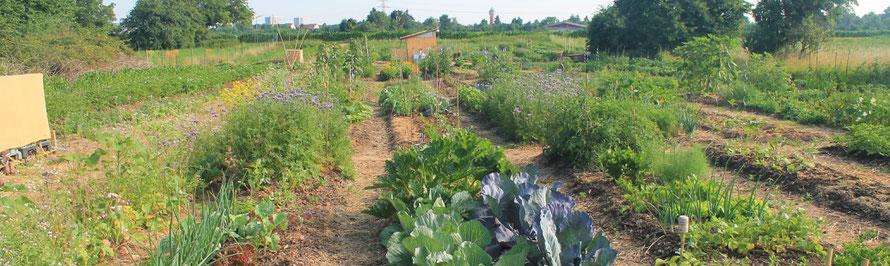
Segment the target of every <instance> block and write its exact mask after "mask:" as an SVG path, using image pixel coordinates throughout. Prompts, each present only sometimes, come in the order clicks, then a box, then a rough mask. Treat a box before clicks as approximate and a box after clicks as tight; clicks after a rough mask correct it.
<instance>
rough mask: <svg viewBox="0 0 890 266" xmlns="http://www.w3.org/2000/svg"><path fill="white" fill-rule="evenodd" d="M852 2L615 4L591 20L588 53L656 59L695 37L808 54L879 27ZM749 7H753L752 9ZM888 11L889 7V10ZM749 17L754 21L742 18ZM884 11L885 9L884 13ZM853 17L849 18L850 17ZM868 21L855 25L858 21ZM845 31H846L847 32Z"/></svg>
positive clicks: (656, 0)
mask: <svg viewBox="0 0 890 266" xmlns="http://www.w3.org/2000/svg"><path fill="white" fill-rule="evenodd" d="M855 3H856V2H855V0H805V1H798V0H760V1H758V2H757V4H756V5H755V6H752V5H751V4H749V3H748V2H746V1H745V0H722V1H710V0H680V1H675V0H615V1H614V2H613V3H612V4H611V5H609V6H608V7H605V8H603V9H602V10H600V12H599V13H597V14H596V15H595V16H594V17H593V18H592V19H591V21H590V25H589V27H588V49H589V51H590V52H593V53H609V54H624V55H630V56H646V57H656V56H658V54H659V53H660V52H661V51H670V50H672V49H674V48H675V47H677V46H679V45H680V44H682V43H684V42H686V41H689V40H692V38H693V37H703V36H707V35H715V36H729V37H732V38H744V40H745V47H746V48H747V49H748V50H750V51H751V52H754V53H764V52H769V53H776V52H781V51H789V52H799V53H809V52H813V51H816V50H818V48H819V43H821V42H822V41H824V40H826V39H827V38H828V37H830V36H831V34H830V32H831V30H832V29H833V28H835V27H837V28H839V29H851V30H852V29H853V28H852V26H851V25H863V24H867V25H869V26H868V27H869V28H876V27H877V28H880V27H883V25H884V24H878V23H876V22H874V21H877V20H878V18H880V20H879V21H881V23H883V22H884V21H887V20H886V15H884V16H881V17H879V16H878V15H875V14H869V15H866V16H863V17H862V18H858V17H856V18H857V19H853V17H855V15H852V9H851V5H852V4H855ZM752 8H753V9H752ZM888 11H890V8H888ZM749 13H750V14H751V15H752V17H753V18H754V23H753V24H751V23H750V21H749V20H748V19H747V18H746V17H745V14H749ZM887 13H888V12H887V11H885V14H887ZM851 15H852V17H851ZM866 19H867V20H868V21H869V22H858V20H866ZM845 27H849V28H845Z"/></svg>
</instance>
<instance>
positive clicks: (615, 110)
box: [544, 98, 660, 168]
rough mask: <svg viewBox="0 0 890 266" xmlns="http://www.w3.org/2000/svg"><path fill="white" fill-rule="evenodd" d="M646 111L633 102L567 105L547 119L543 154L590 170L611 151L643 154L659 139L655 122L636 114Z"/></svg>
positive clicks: (576, 102)
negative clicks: (623, 150)
mask: <svg viewBox="0 0 890 266" xmlns="http://www.w3.org/2000/svg"><path fill="white" fill-rule="evenodd" d="M644 108H648V107H647V106H643V105H639V104H636V103H633V102H618V101H606V100H603V101H595V100H593V99H583V98H582V99H578V100H575V101H574V102H572V103H566V104H564V105H563V106H561V107H560V109H558V110H557V111H556V112H555V114H554V115H553V116H552V117H551V118H550V119H548V125H549V126H550V127H549V128H550V132H549V134H547V135H545V136H544V142H545V143H546V146H545V148H544V152H545V154H547V155H549V156H556V157H559V158H563V159H564V160H566V161H567V162H569V163H570V164H571V165H572V166H575V167H582V168H589V167H592V166H594V165H593V164H594V163H595V162H596V160H597V159H598V158H599V157H600V155H601V154H603V153H605V152H606V151H608V150H610V149H630V150H634V151H640V150H641V149H642V148H643V147H644V146H645V145H647V144H648V143H651V142H652V141H655V140H657V139H659V138H660V134H658V132H659V131H658V127H657V125H656V124H655V123H654V122H652V120H650V119H648V118H647V117H645V116H642V115H635V114H634V113H635V112H637V111H636V110H640V109H644Z"/></svg>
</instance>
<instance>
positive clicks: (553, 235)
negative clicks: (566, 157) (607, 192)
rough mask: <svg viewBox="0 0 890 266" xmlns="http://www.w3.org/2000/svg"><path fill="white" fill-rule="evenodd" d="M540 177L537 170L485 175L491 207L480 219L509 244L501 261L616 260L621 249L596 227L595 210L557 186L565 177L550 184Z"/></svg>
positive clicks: (593, 262) (602, 262)
mask: <svg viewBox="0 0 890 266" xmlns="http://www.w3.org/2000/svg"><path fill="white" fill-rule="evenodd" d="M537 180H538V176H537V174H536V173H535V171H534V170H533V171H532V172H528V171H526V172H521V173H518V174H515V175H512V176H510V175H507V174H499V173H492V174H490V175H488V176H486V177H485V178H484V179H483V180H482V184H483V188H482V191H481V192H482V196H483V197H484V201H483V203H484V204H485V207H487V208H483V209H482V211H478V213H479V217H478V219H480V220H482V221H488V222H487V224H488V229H489V230H491V231H492V232H493V233H494V234H495V241H496V242H497V244H499V245H500V248H502V249H503V250H506V252H504V254H503V255H501V256H500V259H499V264H500V263H502V262H501V261H503V263H504V264H507V265H515V264H516V263H517V262H522V261H524V260H523V259H522V257H527V258H528V261H529V262H531V263H532V264H537V265H545V264H546V265H611V264H612V263H613V262H614V261H615V258H616V257H617V256H618V252H617V251H615V250H613V249H612V248H611V247H610V246H611V242H610V241H609V240H608V239H607V238H606V237H604V236H603V235H602V232H598V231H597V230H595V229H594V228H593V226H592V225H593V219H592V218H591V217H590V215H588V214H587V213H584V212H581V211H574V210H573V209H574V207H575V201H574V200H573V199H572V197H570V196H568V195H565V194H562V193H560V192H559V191H557V190H556V189H557V188H558V187H559V185H560V183H556V184H554V186H553V188H548V187H547V186H539V185H537V184H536V183H537ZM492 221H493V222H492ZM517 249H519V250H517ZM494 250H497V249H494ZM515 257H519V258H515ZM517 259H518V260H517ZM511 263H512V264H511ZM520 264H521V263H520Z"/></svg>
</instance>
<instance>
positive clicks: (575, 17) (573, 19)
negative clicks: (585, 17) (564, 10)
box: [567, 14, 583, 24]
mask: <svg viewBox="0 0 890 266" xmlns="http://www.w3.org/2000/svg"><path fill="white" fill-rule="evenodd" d="M567 21H568V22H571V23H578V24H581V23H582V22H583V21H581V17H580V16H578V15H575V14H572V15H571V16H569V19H568V20H567Z"/></svg>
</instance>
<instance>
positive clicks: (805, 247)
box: [686, 208, 858, 263]
mask: <svg viewBox="0 0 890 266" xmlns="http://www.w3.org/2000/svg"><path fill="white" fill-rule="evenodd" d="M689 227H690V228H689V234H687V235H686V239H687V240H688V241H689V245H688V246H687V248H688V249H689V250H690V251H691V252H694V253H699V254H711V255H713V254H714V253H715V252H716V251H722V252H735V253H740V254H749V253H750V252H752V251H753V250H755V249H756V250H762V251H763V252H766V253H768V254H780V253H784V252H786V251H788V250H797V251H802V252H805V253H807V254H815V255H821V254H824V251H823V248H822V245H821V244H819V237H820V236H821V222H820V221H816V220H812V219H810V218H808V217H807V216H806V214H805V213H804V212H803V211H802V210H800V209H793V208H785V209H782V210H780V211H778V212H777V213H766V214H764V215H762V216H760V217H745V216H742V215H739V216H734V217H732V218H713V219H711V220H709V221H706V222H702V223H692V222H690V226H689ZM857 263H858V262H857Z"/></svg>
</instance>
